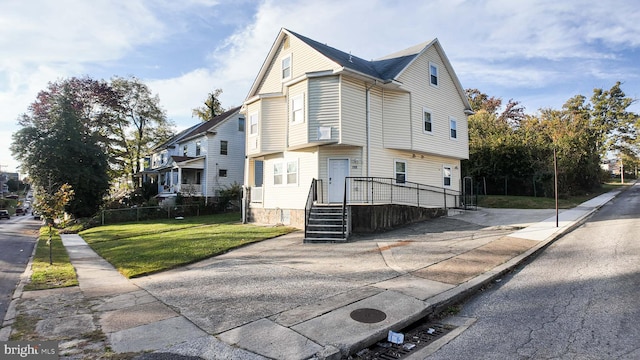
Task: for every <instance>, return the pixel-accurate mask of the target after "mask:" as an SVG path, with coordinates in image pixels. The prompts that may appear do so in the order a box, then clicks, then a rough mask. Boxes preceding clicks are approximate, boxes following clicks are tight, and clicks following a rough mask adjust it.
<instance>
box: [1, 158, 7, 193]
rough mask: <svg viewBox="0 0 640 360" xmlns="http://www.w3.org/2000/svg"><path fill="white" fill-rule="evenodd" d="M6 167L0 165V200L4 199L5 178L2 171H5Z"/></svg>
mask: <svg viewBox="0 0 640 360" xmlns="http://www.w3.org/2000/svg"><path fill="white" fill-rule="evenodd" d="M7 167H8V166H7V165H2V164H0V198H3V199H4V191H3V189H4V181H5V180H4V179H5V178H6V176H5V175H4V170H3V169H6V168H7Z"/></svg>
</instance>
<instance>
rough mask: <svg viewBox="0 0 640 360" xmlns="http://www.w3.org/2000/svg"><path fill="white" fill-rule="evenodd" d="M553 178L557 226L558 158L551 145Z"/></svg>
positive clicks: (554, 148)
mask: <svg viewBox="0 0 640 360" xmlns="http://www.w3.org/2000/svg"><path fill="white" fill-rule="evenodd" d="M553 178H554V182H555V193H556V194H555V195H556V227H558V158H557V156H556V147H555V146H554V147H553Z"/></svg>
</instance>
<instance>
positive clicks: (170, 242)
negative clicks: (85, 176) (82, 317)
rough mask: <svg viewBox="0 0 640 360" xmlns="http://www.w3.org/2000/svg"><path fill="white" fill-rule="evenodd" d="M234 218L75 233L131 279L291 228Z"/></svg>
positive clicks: (150, 223)
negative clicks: (241, 220)
mask: <svg viewBox="0 0 640 360" xmlns="http://www.w3.org/2000/svg"><path fill="white" fill-rule="evenodd" d="M239 217H240V216H239V214H238V213H231V214H217V215H209V216H199V217H193V218H186V219H184V220H162V221H159V220H153V221H145V222H138V223H127V224H119V225H108V226H101V227H96V228H91V229H88V230H85V231H82V232H80V235H81V236H82V238H83V239H84V240H85V241H86V242H87V243H88V244H89V245H90V246H91V247H92V248H93V249H94V250H95V251H96V252H97V253H98V254H100V256H102V257H103V258H105V259H106V260H107V261H109V262H110V263H111V264H113V266H115V267H116V268H117V269H118V271H120V272H121V273H122V274H123V275H125V276H126V277H129V278H131V277H136V276H142V275H147V274H151V273H154V272H158V271H162V270H167V269H171V268H174V267H177V266H181V265H185V264H189V263H193V262H195V261H199V260H202V259H206V258H209V257H211V256H215V255H219V254H222V253H225V252H227V251H229V250H231V249H233V248H236V247H239V246H242V245H245V244H249V243H252V242H256V241H260V240H264V239H268V238H272V237H276V236H280V235H283V234H286V233H289V232H291V231H294V230H295V229H294V228H290V227H283V226H280V227H262V226H255V225H248V224H242V223H240V222H239Z"/></svg>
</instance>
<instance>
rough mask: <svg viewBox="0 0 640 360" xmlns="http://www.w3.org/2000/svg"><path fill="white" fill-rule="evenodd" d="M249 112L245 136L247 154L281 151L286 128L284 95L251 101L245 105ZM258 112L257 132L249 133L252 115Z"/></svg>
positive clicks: (252, 127)
mask: <svg viewBox="0 0 640 360" xmlns="http://www.w3.org/2000/svg"><path fill="white" fill-rule="evenodd" d="M247 112H248V114H249V135H248V136H247V154H249V155H256V154H263V153H274V152H278V151H283V150H284V148H285V141H286V137H287V135H286V129H287V103H286V98H285V97H268V98H263V99H260V100H258V101H256V102H254V103H251V104H250V105H249V106H248V107H247ZM256 112H257V113H258V125H257V134H256V135H254V134H252V133H251V131H252V129H255V128H256V127H255V126H254V125H252V123H251V122H252V119H253V117H252V115H253V114H255V113H256Z"/></svg>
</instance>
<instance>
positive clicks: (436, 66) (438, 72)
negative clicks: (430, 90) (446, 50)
mask: <svg viewBox="0 0 640 360" xmlns="http://www.w3.org/2000/svg"><path fill="white" fill-rule="evenodd" d="M432 66H433V67H434V68H436V82H437V84H434V83H433V82H431V76H432V75H433V74H432V73H431V67H432ZM429 85H431V86H433V87H436V88H437V87H439V86H440V67H439V66H438V65H437V64H435V63H432V62H431V61H429Z"/></svg>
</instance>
